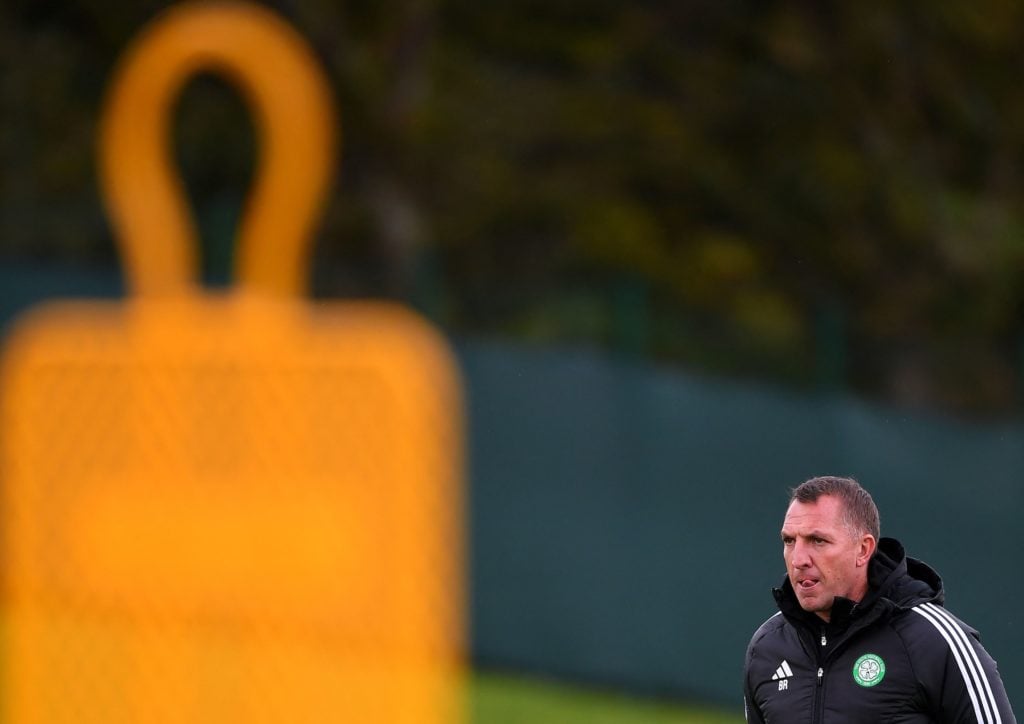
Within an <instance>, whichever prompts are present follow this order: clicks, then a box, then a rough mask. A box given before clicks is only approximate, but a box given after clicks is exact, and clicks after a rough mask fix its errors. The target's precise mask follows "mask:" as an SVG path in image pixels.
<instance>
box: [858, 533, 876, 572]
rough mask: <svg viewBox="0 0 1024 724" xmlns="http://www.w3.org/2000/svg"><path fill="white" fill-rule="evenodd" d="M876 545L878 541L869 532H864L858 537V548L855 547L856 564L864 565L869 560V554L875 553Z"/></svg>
mask: <svg viewBox="0 0 1024 724" xmlns="http://www.w3.org/2000/svg"><path fill="white" fill-rule="evenodd" d="M877 547H878V541H876V540H875V537H874V536H873V535H871V534H870V533H865V534H864V535H862V536H861V537H860V548H858V549H857V566H858V567H860V566H866V565H867V564H868V561H870V560H871V556H873V555H874V554H875V549H876V548H877Z"/></svg>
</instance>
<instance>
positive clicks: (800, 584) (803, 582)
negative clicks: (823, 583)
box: [796, 578, 818, 591]
mask: <svg viewBox="0 0 1024 724" xmlns="http://www.w3.org/2000/svg"><path fill="white" fill-rule="evenodd" d="M817 585H818V579H817V578H801V579H800V580H799V581H797V582H796V587H797V588H798V589H800V590H801V591H809V590H811V589H812V588H814V587H815V586H817Z"/></svg>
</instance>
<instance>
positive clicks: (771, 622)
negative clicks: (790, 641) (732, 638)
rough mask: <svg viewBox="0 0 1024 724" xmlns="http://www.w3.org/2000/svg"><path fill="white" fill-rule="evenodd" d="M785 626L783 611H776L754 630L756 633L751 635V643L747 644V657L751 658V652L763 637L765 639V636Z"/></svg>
mask: <svg viewBox="0 0 1024 724" xmlns="http://www.w3.org/2000/svg"><path fill="white" fill-rule="evenodd" d="M785 626H786V617H785V616H783V615H782V612H781V611H779V612H777V613H775V614H774V615H772V616H769V617H768V619H767V620H766V621H765V622H764V623H762V624H761V625H760V626H758V627H757V630H756V631H754V635H753V636H751V637H750V644H749V645H748V646H747V658H748V659H749V658H750V653H751V652H752V651H753V650H754V648H755V647H756V646H757V644H758V642H760V641H761V639H763V638H764V637H765V636H768V635H770V634H772V633H775V632H777V631H778V630H779V629H781V628H783V627H785Z"/></svg>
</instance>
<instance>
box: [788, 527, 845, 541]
mask: <svg viewBox="0 0 1024 724" xmlns="http://www.w3.org/2000/svg"><path fill="white" fill-rule="evenodd" d="M779 537H780V538H824V539H825V540H832V536H831V535H829V534H828V533H826V532H824V531H822V530H818V529H817V528H815V529H814V530H812V531H809V532H807V533H792V532H790V531H788V530H786V529H785V528H783V529H782V530H781V531H780V532H779Z"/></svg>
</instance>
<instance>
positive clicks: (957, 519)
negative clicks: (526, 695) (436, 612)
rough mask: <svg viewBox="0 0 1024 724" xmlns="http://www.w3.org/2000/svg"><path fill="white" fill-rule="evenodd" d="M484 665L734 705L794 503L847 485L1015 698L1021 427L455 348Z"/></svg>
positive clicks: (1023, 690) (506, 349)
mask: <svg viewBox="0 0 1024 724" xmlns="http://www.w3.org/2000/svg"><path fill="white" fill-rule="evenodd" d="M461 357H462V361H463V365H464V368H465V373H466V378H467V380H468V389H469V394H470V413H471V433H472V445H471V454H472V461H471V463H472V468H471V469H472V484H473V487H472V500H473V505H472V513H473V517H472V526H473V534H472V542H473V547H472V551H473V564H472V575H473V588H472V590H473V611H474V614H475V619H474V623H473V632H474V647H475V651H476V655H477V657H478V659H479V660H480V661H481V662H483V663H491V664H495V665H503V666H516V667H521V668H524V669H531V670H537V671H549V672H555V673H557V674H561V675H564V676H568V677H573V678H579V679H585V680H591V681H599V682H607V683H612V684H617V685H626V686H630V687H635V688H637V689H641V690H645V691H655V692H662V693H671V694H677V695H683V696H694V697H699V698H703V699H712V700H717V701H720V702H722V703H725V704H730V703H732V704H735V706H737V707H739V706H740V703H739V702H740V680H741V667H742V659H743V653H744V650H745V647H746V644H747V641H748V639H749V637H750V634H751V633H752V632H753V630H754V628H756V626H757V625H758V624H760V623H761V621H762V620H763V619H765V618H767V617H768V616H769V615H770V614H771V613H772V612H773V611H774V608H773V606H774V602H773V600H772V598H771V595H770V588H771V587H772V586H773V585H776V584H777V583H778V582H779V581H780V580H781V577H782V575H783V573H784V567H783V564H782V555H781V554H782V550H781V544H780V543H779V541H778V530H779V526H780V525H781V522H782V516H783V513H784V510H785V506H786V502H787V497H786V496H787V489H788V488H789V487H791V486H793V485H795V484H797V483H799V482H800V481H802V480H804V479H805V478H808V477H811V476H813V475H818V474H826V473H834V474H845V475H854V476H856V477H857V478H859V479H860V480H861V481H862V482H863V483H864V484H865V485H866V486H867V487H869V489H870V490H871V491H872V492H873V494H874V496H875V499H876V501H877V502H878V505H879V507H880V508H881V511H882V531H883V535H892V536H895V537H898V538H901V539H902V540H903V542H904V544H905V545H906V547H907V550H908V552H909V554H910V555H913V556H915V557H918V558H922V559H924V560H926V561H928V562H929V563H931V564H932V565H933V566H934V567H935V568H937V569H938V571H939V572H940V574H942V575H943V576H944V578H945V581H946V586H947V605H948V606H949V607H950V608H951V609H952V610H953V611H955V612H956V613H958V614H959V615H960V616H961V617H962V618H964V619H966V620H967V621H968V622H970V623H971V624H973V625H975V626H977V627H978V628H980V630H981V632H982V635H983V641H984V642H985V644H986V646H987V647H988V649H989V651H990V652H991V653H992V654H993V656H995V657H996V659H997V660H998V661H999V662H1000V667H1001V669H1002V672H1003V676H1004V679H1005V681H1006V685H1007V688H1008V689H1009V690H1010V694H1011V697H1012V698H1013V699H1014V700H1015V701H1016V702H1017V708H1018V710H1020V708H1021V706H1022V702H1024V653H1022V652H1024V616H1022V614H1021V613H1020V607H1019V605H1018V601H1019V600H1020V598H1021V594H1022V593H1024V590H1022V589H1024V584H1022V581H1021V578H1020V576H1019V574H1018V572H1017V570H1016V569H1017V560H1018V556H1019V555H1020V553H1021V551H1024V530H1022V527H1021V526H1020V524H1019V518H1020V517H1021V514H1022V512H1024V429H1022V427H1021V426H1020V425H1016V424H1014V425H1009V424H1007V425H969V424H963V423H957V422H952V421H948V420H941V419H934V418H929V419H924V418H916V417H911V416H908V415H903V414H901V413H900V412H898V411H896V410H892V409H886V408H880V407H871V406H869V405H865V404H863V403H860V402H858V401H856V400H853V399H847V398H842V397H803V396H796V395H790V394H786V393H785V392H781V391H779V390H776V389H771V388H762V387H758V386H753V385H741V384H736V383H729V382H721V381H713V380H709V379H695V378H692V377H687V376H684V375H681V374H679V373H678V372H670V371H667V370H659V369H654V368H651V367H647V366H642V365H638V364H619V363H615V362H613V361H609V360H608V359H606V358H602V357H598V356H596V355H593V354H590V353H587V352H584V351H578V352H573V351H566V350H560V351H559V350H552V349H533V350H531V349H524V348H516V347H512V346H509V345H507V344H498V343H495V344H481V343H479V342H475V343H467V344H463V345H462V346H461Z"/></svg>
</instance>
